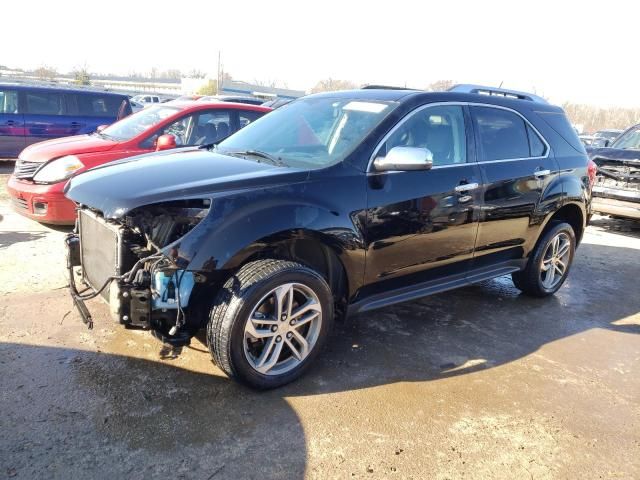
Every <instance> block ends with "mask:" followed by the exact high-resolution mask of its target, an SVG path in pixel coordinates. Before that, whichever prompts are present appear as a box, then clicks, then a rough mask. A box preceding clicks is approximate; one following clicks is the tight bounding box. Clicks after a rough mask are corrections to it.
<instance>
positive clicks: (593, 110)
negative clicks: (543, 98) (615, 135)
mask: <svg viewBox="0 0 640 480" xmlns="http://www.w3.org/2000/svg"><path fill="white" fill-rule="evenodd" d="M562 108H563V109H564V111H565V112H567V116H568V117H569V119H570V120H571V123H573V124H574V125H582V128H583V130H584V131H585V132H596V131H598V130H603V129H607V128H615V129H620V130H623V129H625V128H627V127H630V126H631V125H634V124H636V123H639V122H640V108H622V107H611V108H602V107H595V106H593V105H580V104H575V103H565V104H564V105H562Z"/></svg>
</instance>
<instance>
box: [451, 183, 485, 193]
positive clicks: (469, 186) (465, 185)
mask: <svg viewBox="0 0 640 480" xmlns="http://www.w3.org/2000/svg"><path fill="white" fill-rule="evenodd" d="M479 186H480V185H479V184H477V183H463V184H462V185H458V186H457V187H456V188H455V191H456V192H458V193H461V192H468V191H469V190H475V189H476V188H478V187H479Z"/></svg>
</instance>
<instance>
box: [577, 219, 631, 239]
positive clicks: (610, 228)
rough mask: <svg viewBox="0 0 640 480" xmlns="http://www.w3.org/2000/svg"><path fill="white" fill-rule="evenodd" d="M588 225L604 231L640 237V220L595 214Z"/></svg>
mask: <svg viewBox="0 0 640 480" xmlns="http://www.w3.org/2000/svg"><path fill="white" fill-rule="evenodd" d="M589 225H591V226H593V227H597V228H598V229H601V230H604V231H606V232H611V233H616V234H618V235H625V236H628V237H634V238H640V220H628V219H624V218H612V217H602V216H595V217H593V218H592V219H591V221H590V222H589Z"/></svg>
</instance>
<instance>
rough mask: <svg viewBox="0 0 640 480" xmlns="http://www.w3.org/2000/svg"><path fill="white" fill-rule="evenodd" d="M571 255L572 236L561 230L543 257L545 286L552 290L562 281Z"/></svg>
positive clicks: (542, 275)
mask: <svg viewBox="0 0 640 480" xmlns="http://www.w3.org/2000/svg"><path fill="white" fill-rule="evenodd" d="M570 257H571V238H569V235H567V234H566V233H564V232H560V233H558V235H556V236H555V237H553V239H551V241H550V242H549V244H548V245H547V248H546V250H545V252H544V255H543V257H542V266H541V268H540V280H541V282H542V286H543V287H544V288H546V289H548V290H552V289H553V288H554V287H556V286H557V285H558V284H559V283H560V282H561V281H562V279H563V278H564V276H565V275H566V273H567V269H568V268H569V260H570Z"/></svg>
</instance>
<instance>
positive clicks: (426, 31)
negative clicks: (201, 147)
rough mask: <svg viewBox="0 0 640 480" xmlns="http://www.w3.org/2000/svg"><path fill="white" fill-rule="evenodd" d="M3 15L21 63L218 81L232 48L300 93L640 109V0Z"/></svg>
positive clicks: (9, 11)
mask: <svg viewBox="0 0 640 480" xmlns="http://www.w3.org/2000/svg"><path fill="white" fill-rule="evenodd" d="M3 18H4V19H5V21H3V27H2V37H3V39H4V41H3V45H4V48H2V49H1V50H0V64H1V65H7V66H10V67H18V68H37V67H39V66H42V65H48V66H52V67H54V68H56V69H57V70H58V71H59V72H66V71H70V70H72V69H73V68H74V67H77V66H81V65H86V66H87V67H88V69H89V71H91V72H100V73H121V74H127V73H129V72H132V71H138V72H145V71H150V70H151V68H153V67H156V68H158V69H159V70H165V69H171V68H178V69H181V70H183V71H190V70H192V69H199V70H202V71H205V72H210V73H212V74H213V75H214V76H215V71H216V69H217V59H218V51H220V52H221V56H222V61H223V64H224V69H225V71H227V72H229V73H230V74H231V75H232V76H233V78H234V79H238V80H245V81H249V82H253V81H255V80H259V81H269V82H271V81H276V82H278V83H279V86H284V85H286V86H287V87H289V88H292V89H298V90H308V89H310V88H311V87H313V86H314V85H315V84H316V83H317V82H318V81H319V80H321V79H324V78H328V77H331V78H334V79H344V80H351V81H353V82H355V83H356V84H365V83H376V84H387V85H398V86H405V85H406V86H409V87H415V88H424V87H426V86H427V85H429V84H430V83H432V82H435V81H437V80H453V81H455V82H456V83H477V84H483V85H491V86H498V85H500V84H502V85H503V87H505V88H511V89H517V90H525V91H531V92H534V93H537V94H539V95H543V96H545V97H547V98H549V99H550V100H551V101H552V102H554V103H563V102H565V101H570V102H575V103H587V104H592V105H599V106H627V107H640V82H639V81H638V80H639V75H638V74H639V73H640V63H639V62H638V57H636V55H637V53H636V47H637V46H638V36H639V34H640V29H639V27H638V19H639V18H640V2H639V1H637V0H632V1H621V0H608V1H605V2H603V1H602V0H600V1H598V2H597V3H596V2H595V1H593V2H592V1H583V2H578V1H575V2H574V1H568V0H565V1H562V0H555V1H549V0H536V1H533V0H528V1H519V0H512V1H503V0H477V1H466V0H439V1H437V2H432V1H428V0H423V1H420V0H415V1H405V0H393V1H390V0H386V1H377V0H375V1H349V0H340V1H336V0H322V1H317V2H304V1H277V0H272V1H265V0H262V1H254V0H243V1H237V0H236V1H227V2H221V1H215V0H214V1H203V0H201V1H193V0H181V1H179V2H178V1H165V0H155V1H146V0H142V1H132V0H129V1H122V0H102V1H100V2H95V1H75V0H73V1H71V0H70V1H59V0H42V1H41V0H37V1H36V0H22V1H21V2H16V1H10V2H7V4H5V5H3ZM9 19H13V20H11V21H9ZM10 39H11V42H8V40H10ZM9 43H11V45H12V46H11V48H8V44H9Z"/></svg>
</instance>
